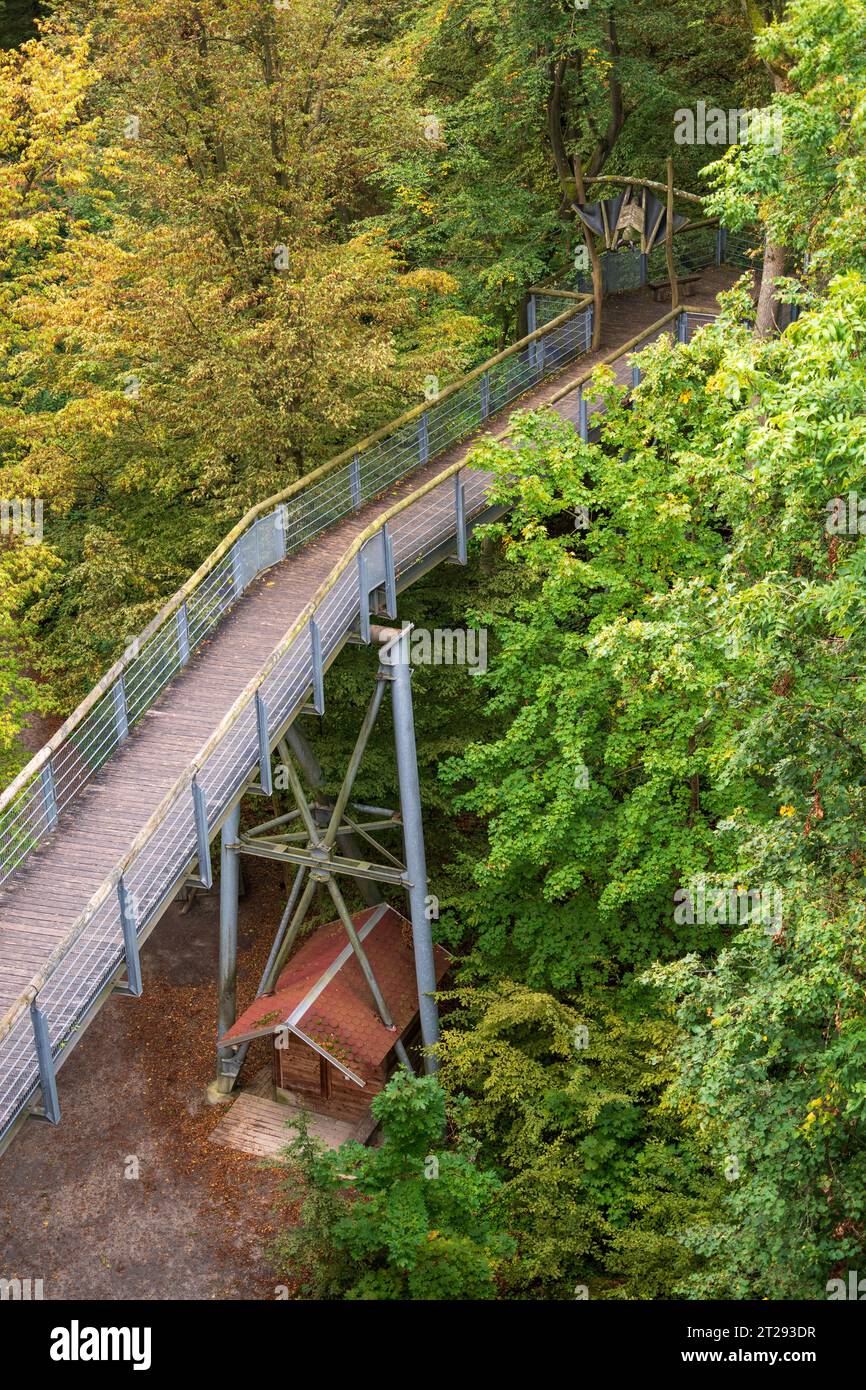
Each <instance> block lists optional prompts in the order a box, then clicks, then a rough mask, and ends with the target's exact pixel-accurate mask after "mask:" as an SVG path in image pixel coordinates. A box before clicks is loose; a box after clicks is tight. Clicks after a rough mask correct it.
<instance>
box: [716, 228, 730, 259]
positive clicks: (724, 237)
mask: <svg viewBox="0 0 866 1390" xmlns="http://www.w3.org/2000/svg"><path fill="white" fill-rule="evenodd" d="M727 247H728V229H727V227H717V228H716V265H721V264H722V262H723V261H724V259H725V251H726V250H727Z"/></svg>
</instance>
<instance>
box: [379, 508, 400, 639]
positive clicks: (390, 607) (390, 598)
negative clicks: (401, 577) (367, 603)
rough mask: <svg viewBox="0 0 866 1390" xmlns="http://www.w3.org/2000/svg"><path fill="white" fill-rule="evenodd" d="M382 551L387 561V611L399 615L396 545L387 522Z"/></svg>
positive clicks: (389, 613)
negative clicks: (395, 566)
mask: <svg viewBox="0 0 866 1390" xmlns="http://www.w3.org/2000/svg"><path fill="white" fill-rule="evenodd" d="M382 553H383V558H384V561H385V612H386V613H387V615H388V617H389V618H396V616H397V575H396V571H395V569H394V545H393V542H392V540H391V533H390V531H389V530H388V527H387V524H386V525H385V526H383V527H382Z"/></svg>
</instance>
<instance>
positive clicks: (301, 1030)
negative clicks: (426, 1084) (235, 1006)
mask: <svg viewBox="0 0 866 1390" xmlns="http://www.w3.org/2000/svg"><path fill="white" fill-rule="evenodd" d="M371 918H374V921H373V924H372V925H371V926H370V927H369V928H367V924H368V922H369V921H370V919H371ZM352 921H353V923H354V926H355V930H356V931H357V932H358V935H359V936H360V937H361V941H362V945H363V947H364V953H365V955H366V956H367V959H368V960H369V962H370V965H371V966H372V969H373V974H374V975H375V977H376V981H377V983H378V985H379V988H380V990H381V991H382V995H383V997H384V999H385V1002H386V1004H387V1005H388V1008H389V1009H390V1011H391V1016H392V1018H393V1019H394V1022H395V1024H396V1025H397V1031H396V1032H395V1033H392V1032H390V1031H389V1030H388V1029H387V1028H386V1027H385V1025H384V1024H383V1023H382V1020H381V1019H380V1018H379V1014H378V1012H377V1010H376V1006H375V1004H374V1003H373V997H372V995H371V993H370V987H369V985H368V984H367V982H366V980H365V979H364V976H363V975H362V973H361V967H360V966H359V964H358V961H357V958H356V956H355V953H354V951H353V950H352V947H351V945H350V943H349V938H348V937H347V935H346V931H345V928H344V927H343V924H342V922H339V921H337V922H328V923H327V925H326V926H324V927H319V928H318V929H317V930H316V931H315V932H313V934H312V935H311V936H309V937H308V938H307V940H306V941H305V942H304V943H303V945H302V946H301V947H300V948H299V949H298V950H297V951H296V952H295V954H294V955H293V956H292V958H291V960H290V961H289V963H288V965H287V966H286V967H285V969H284V970H283V972H282V974H281V975H280V978H279V979H278V981H277V987H276V989H275V990H274V992H273V993H272V994H265V995H262V997H261V998H260V999H256V1000H255V1001H254V1002H253V1003H252V1004H251V1005H250V1006H249V1008H248V1009H246V1010H245V1011H244V1013H242V1014H241V1016H240V1017H239V1018H238V1020H237V1022H236V1023H235V1024H234V1025H233V1027H231V1028H230V1029H229V1030H228V1032H227V1033H226V1034H225V1035H224V1036H223V1037H222V1038H221V1039H220V1041H221V1042H223V1043H229V1042H242V1041H244V1040H245V1039H247V1038H250V1037H263V1036H265V1035H267V1034H268V1033H278V1032H280V1030H281V1029H283V1028H285V1027H287V1026H288V1028H289V1029H290V1031H291V1032H292V1033H295V1034H296V1035H297V1036H298V1037H300V1038H302V1039H303V1040H304V1041H305V1042H307V1043H311V1044H314V1045H315V1047H316V1049H317V1050H320V1051H322V1052H323V1053H325V1054H326V1055H327V1057H328V1059H329V1060H330V1061H332V1062H333V1063H334V1064H335V1065H336V1066H338V1067H339V1068H340V1070H341V1071H343V1072H344V1073H346V1074H347V1075H349V1076H351V1078H352V1080H353V1081H356V1082H358V1083H359V1084H362V1085H363V1084H365V1083H366V1082H367V1081H369V1080H372V1079H373V1077H374V1075H375V1073H376V1071H377V1069H378V1068H379V1067H380V1066H381V1064H382V1062H383V1061H384V1060H385V1057H386V1056H387V1054H388V1053H389V1052H390V1051H391V1049H392V1047H393V1046H394V1044H395V1042H396V1041H397V1038H398V1037H400V1036H402V1034H403V1033H404V1032H405V1030H406V1028H407V1027H408V1026H409V1024H410V1023H411V1022H412V1019H413V1018H414V1016H415V1015H416V1013H417V1012H418V993H417V984H416V981H415V958H414V952H413V950H412V927H411V924H410V923H409V922H408V921H407V920H406V918H405V917H403V916H401V915H400V913H399V912H395V910H394V909H393V908H392V907H387V906H386V907H385V909H384V911H382V909H381V908H378V907H370V908H365V909H364V911H363V912H357V913H355V914H354V916H353V917H352ZM365 928H367V930H366V931H365ZM434 953H435V960H436V979H437V982H438V981H440V980H441V979H442V977H443V975H444V974H445V971H446V970H447V968H448V964H449V957H448V955H447V953H446V952H445V951H443V950H442V948H441V947H440V946H436V947H434Z"/></svg>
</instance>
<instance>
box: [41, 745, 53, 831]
mask: <svg viewBox="0 0 866 1390" xmlns="http://www.w3.org/2000/svg"><path fill="white" fill-rule="evenodd" d="M39 781H40V783H41V784H42V804H43V806H44V808H45V818H46V820H47V821H48V829H49V830H53V829H54V827H55V825H56V824H57V795H56V793H55V790H54V769H53V767H52V766H51V759H50V758H49V759H48V761H47V762H46V763H45V765H44V767H43V768H42V771H41V772H40V773H39Z"/></svg>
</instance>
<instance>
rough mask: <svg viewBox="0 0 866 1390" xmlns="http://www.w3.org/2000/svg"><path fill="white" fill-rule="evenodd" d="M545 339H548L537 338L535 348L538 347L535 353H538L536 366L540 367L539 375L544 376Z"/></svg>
mask: <svg viewBox="0 0 866 1390" xmlns="http://www.w3.org/2000/svg"><path fill="white" fill-rule="evenodd" d="M545 341H546V339H544V338H539V339H538V340H537V342H536V344H535V349H536V354H535V355H536V366H537V368H538V375H539V377H542V376H544V345H545Z"/></svg>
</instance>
